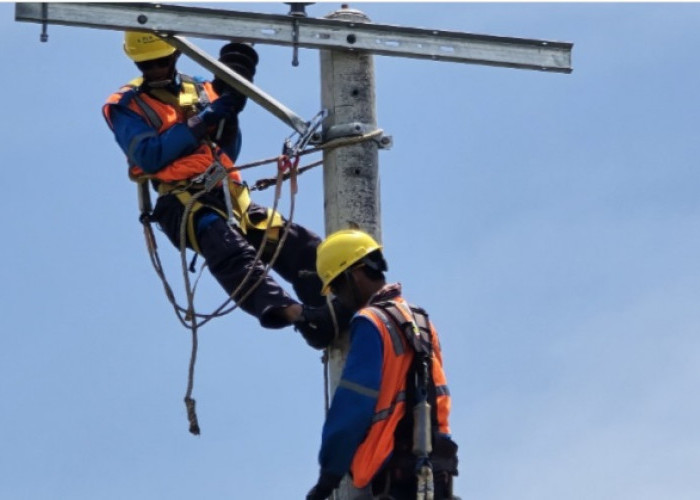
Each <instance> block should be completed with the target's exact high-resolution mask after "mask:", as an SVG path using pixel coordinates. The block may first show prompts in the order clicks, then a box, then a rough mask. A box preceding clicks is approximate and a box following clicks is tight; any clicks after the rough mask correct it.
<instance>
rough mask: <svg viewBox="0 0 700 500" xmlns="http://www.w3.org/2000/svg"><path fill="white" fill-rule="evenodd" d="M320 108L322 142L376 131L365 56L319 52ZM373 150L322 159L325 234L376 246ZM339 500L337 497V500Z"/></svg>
mask: <svg viewBox="0 0 700 500" xmlns="http://www.w3.org/2000/svg"><path fill="white" fill-rule="evenodd" d="M326 17H327V18H329V19H340V20H344V21H346V22H354V23H367V22H369V18H368V17H367V16H365V15H364V14H363V13H362V12H360V11H358V10H354V9H349V8H347V6H345V5H343V7H342V8H341V10H339V11H336V12H333V13H331V14H329V15H328V16H326ZM321 102H322V104H323V108H324V109H326V110H328V113H329V114H328V118H327V119H326V123H325V124H324V129H323V133H324V136H329V135H330V136H333V133H334V131H338V130H340V131H341V132H342V129H343V128H346V129H354V130H356V131H358V132H359V131H363V130H374V129H376V128H377V111H376V103H375V84H374V61H373V57H372V54H370V53H368V52H348V51H339V50H322V51H321ZM377 150H378V144H377V143H375V142H373V141H366V142H362V143H360V144H355V145H352V146H346V147H343V148H337V149H332V150H326V151H324V153H323V194H324V213H325V224H326V234H331V233H333V232H335V231H338V230H340V229H347V228H349V227H357V228H360V229H363V230H364V231H367V232H368V233H370V234H371V235H372V236H374V238H375V239H376V240H377V241H381V210H380V202H379V158H378V156H379V155H378V151H377ZM348 340H349V339H348V336H347V332H345V333H344V334H343V335H341V336H340V338H339V339H337V340H336V342H334V344H333V345H331V347H330V348H329V349H328V378H329V383H330V393H331V394H333V393H334V392H335V389H336V387H337V386H338V383H339V382H340V375H341V373H342V370H343V366H344V365H345V358H346V357H347V354H348V347H349V346H348ZM341 498H342V496H341Z"/></svg>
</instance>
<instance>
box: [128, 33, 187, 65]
mask: <svg viewBox="0 0 700 500" xmlns="http://www.w3.org/2000/svg"><path fill="white" fill-rule="evenodd" d="M124 52H126V55H127V56H129V57H130V58H131V60H132V61H134V62H142V61H151V60H153V59H160V58H161V57H166V56H169V55H171V54H173V53H174V52H175V47H173V46H172V45H170V44H169V43H168V42H166V41H164V40H163V39H162V38H160V37H158V36H156V35H154V34H153V33H147V32H143V31H125V32H124Z"/></svg>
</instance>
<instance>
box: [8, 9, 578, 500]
mask: <svg viewBox="0 0 700 500" xmlns="http://www.w3.org/2000/svg"><path fill="white" fill-rule="evenodd" d="M305 5H308V4H303V3H292V8H291V10H290V12H289V14H288V15H271V14H256V13H251V12H235V11H228V10H219V9H205V8H199V7H184V6H174V5H166V4H128V3H120V4H101V3H93V4H90V3H78V4H75V3H73V4H71V3H17V4H16V10H15V19H16V20H18V21H27V22H35V23H40V24H42V25H43V27H44V29H43V32H42V35H41V40H42V41H46V40H47V34H46V25H47V24H62V25H67V26H81V27H90V28H100V29H111V30H137V31H151V32H154V33H156V34H158V35H160V36H164V37H166V38H168V39H169V40H170V41H172V43H173V44H174V45H175V46H177V47H178V49H180V50H181V51H182V52H183V53H185V54H186V55H188V56H190V57H191V58H192V59H194V60H195V61H197V62H198V63H200V64H202V65H203V66H204V67H205V68H207V69H209V70H211V71H212V72H213V73H214V74H216V75H217V76H219V77H220V78H223V79H224V80H225V81H226V82H227V83H228V84H230V85H232V86H233V87H234V88H236V89H237V90H239V91H241V92H243V93H244V94H246V95H247V96H248V97H249V98H250V99H251V100H252V101H254V102H256V103H257V104H259V105H260V106H262V107H264V108H265V109H267V110H268V111H269V112H270V113H272V114H273V115H274V116H276V117H277V118H279V119H280V120H282V121H283V122H285V123H286V124H287V125H289V126H290V127H291V128H292V129H294V130H295V131H297V132H299V133H300V134H303V133H305V132H306V131H307V130H306V128H307V127H308V122H306V123H305V122H304V120H303V119H301V118H300V117H299V116H298V115H296V114H295V113H294V112H293V111H291V110H290V109H288V108H286V107H285V106H283V105H282V104H281V103H279V102H277V101H276V100H275V99H274V98H272V97H271V96H268V95H267V94H265V93H264V92H263V91H262V90H261V89H258V88H257V87H255V86H254V85H252V84H250V83H248V82H246V81H245V80H243V79H242V78H241V77H240V76H239V75H237V74H236V73H235V72H233V71H231V70H229V69H228V68H226V67H225V66H223V65H222V64H220V63H218V61H216V60H215V59H214V58H211V57H210V56H207V55H206V54H204V53H203V52H202V51H200V50H199V49H197V48H196V47H195V46H193V45H192V44H191V43H190V42H188V41H187V40H185V39H183V38H182V35H187V36H190V35H191V36H195V37H201V38H214V39H221V40H232V41H248V42H254V43H256V44H275V45H284V46H289V47H292V48H293V50H294V56H293V59H292V64H293V65H294V66H296V65H297V64H298V60H297V57H296V56H297V49H298V47H303V48H314V49H318V50H319V51H320V58H321V101H322V106H323V108H324V109H326V110H327V112H328V115H327V117H326V118H325V120H324V122H323V130H322V141H327V140H331V139H333V138H337V137H345V136H353V135H361V134H365V133H370V132H374V131H375V130H376V129H377V117H376V104H375V83H374V64H373V54H379V55H386V56H395V57H408V58H417V59H431V60H434V61H448V62H460V63H469V64H479V65H488V66H498V67H506V68H519V69H529V70H538V71H549V72H558V73H570V72H571V49H572V47H573V44H571V43H567V42H555V41H545V40H533V39H525V38H514V37H498V36H492V35H477V34H469V33H462V32H454V31H445V30H433V29H423V28H411V27H400V26H392V25H379V24H374V23H372V22H370V20H369V18H368V17H367V16H366V15H365V14H363V13H362V12H360V11H358V10H354V9H351V8H349V7H348V6H347V5H343V6H342V7H341V9H340V10H337V11H335V12H333V13H331V14H329V15H328V16H326V17H325V18H323V19H317V18H309V17H307V16H306V12H305V10H304V8H305ZM390 143H391V139H390V138H389V137H381V138H379V139H377V140H376V141H374V140H369V141H366V142H362V143H358V144H354V145H351V146H345V147H342V148H338V149H335V150H332V151H327V152H324V154H323V164H324V167H323V168H324V170H323V172H324V211H325V226H326V227H325V229H326V233H327V234H328V233H331V232H334V231H336V230H339V229H343V228H348V227H359V228H361V229H363V230H365V231H367V232H369V233H370V234H372V235H373V236H374V237H375V238H376V239H377V240H378V241H381V216H380V215H381V213H380V199H379V173H378V171H379V165H378V163H379V162H378V149H380V148H383V147H387V146H389V145H390ZM347 350H348V347H347V335H341V337H340V339H338V340H337V341H336V343H335V344H334V345H333V346H332V347H331V348H330V349H329V378H330V382H331V383H330V385H331V393H332V392H334V391H335V388H336V387H337V384H338V381H339V379H340V375H341V372H342V368H343V365H344V361H345V358H346V356H347ZM349 492H350V489H349V487H348V485H347V482H344V483H343V484H342V485H341V487H340V488H339V489H338V490H337V491H336V497H335V498H336V500H346V499H347V498H349V497H348V495H349Z"/></svg>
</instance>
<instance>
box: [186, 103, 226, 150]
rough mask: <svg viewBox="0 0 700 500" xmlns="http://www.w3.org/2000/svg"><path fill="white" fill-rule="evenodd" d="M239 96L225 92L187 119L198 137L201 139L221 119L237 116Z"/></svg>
mask: <svg viewBox="0 0 700 500" xmlns="http://www.w3.org/2000/svg"><path fill="white" fill-rule="evenodd" d="M236 102H237V97H236V96H234V95H231V94H229V93H225V94H223V95H222V96H221V97H219V98H218V99H216V100H215V101H214V102H212V103H211V104H209V105H208V106H207V107H206V108H204V109H203V110H202V111H200V112H199V113H198V114H196V115H194V116H192V117H191V118H190V119H189V120H187V126H188V127H189V128H190V130H191V131H192V133H193V134H194V136H195V137H196V138H197V139H201V138H202V137H204V136H205V135H207V132H208V131H209V129H210V128H211V127H215V126H217V125H218V124H219V122H220V121H221V120H227V119H229V118H231V117H233V116H235V111H234V108H235V105H236Z"/></svg>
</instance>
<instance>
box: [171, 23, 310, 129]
mask: <svg viewBox="0 0 700 500" xmlns="http://www.w3.org/2000/svg"><path fill="white" fill-rule="evenodd" d="M159 34H160V35H163V34H162V33H159ZM164 38H165V39H167V40H168V43H170V44H172V45H174V46H175V47H177V48H178V49H179V50H180V51H182V52H183V53H184V54H186V55H187V56H189V57H190V58H191V59H192V60H193V61H195V62H197V63H199V64H200V65H201V66H202V67H203V68H204V69H207V70H209V71H211V72H212V73H214V74H215V75H216V76H218V77H219V78H221V79H222V80H223V81H224V82H226V83H227V84H229V85H231V86H232V87H233V88H235V89H236V90H238V91H239V92H241V93H242V94H245V95H246V96H248V97H249V98H250V99H252V100H253V101H255V102H257V103H258V104H259V105H260V106H262V107H263V108H265V109H266V110H267V111H269V112H270V113H272V114H273V115H275V116H276V117H277V118H279V119H280V120H282V121H283V122H284V123H286V124H287V125H289V126H290V127H292V128H293V129H294V130H296V131H297V132H299V134H302V135H303V134H304V133H306V131H307V129H308V125H307V123H306V122H305V121H304V120H303V119H302V118H301V117H299V116H298V115H297V114H296V113H294V112H293V111H292V110H290V109H289V108H287V107H286V106H284V105H283V104H282V103H280V102H279V101H277V100H276V99H275V98H274V97H272V96H270V95H268V94H267V93H265V92H264V91H263V90H262V89H260V88H259V87H256V86H255V85H253V84H252V83H250V82H249V81H248V80H246V79H245V78H243V77H242V76H240V75H239V74H238V73H236V72H235V71H233V70H231V69H230V68H229V67H228V66H226V65H224V64H222V63H220V62H219V61H218V60H216V59H214V58H213V57H211V56H210V55H209V54H207V53H206V52H204V51H203V50H201V49H199V48H198V47H197V46H195V45H194V44H192V43H191V42H190V41H189V40H187V39H186V38H184V37H181V36H177V35H168V36H164Z"/></svg>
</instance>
